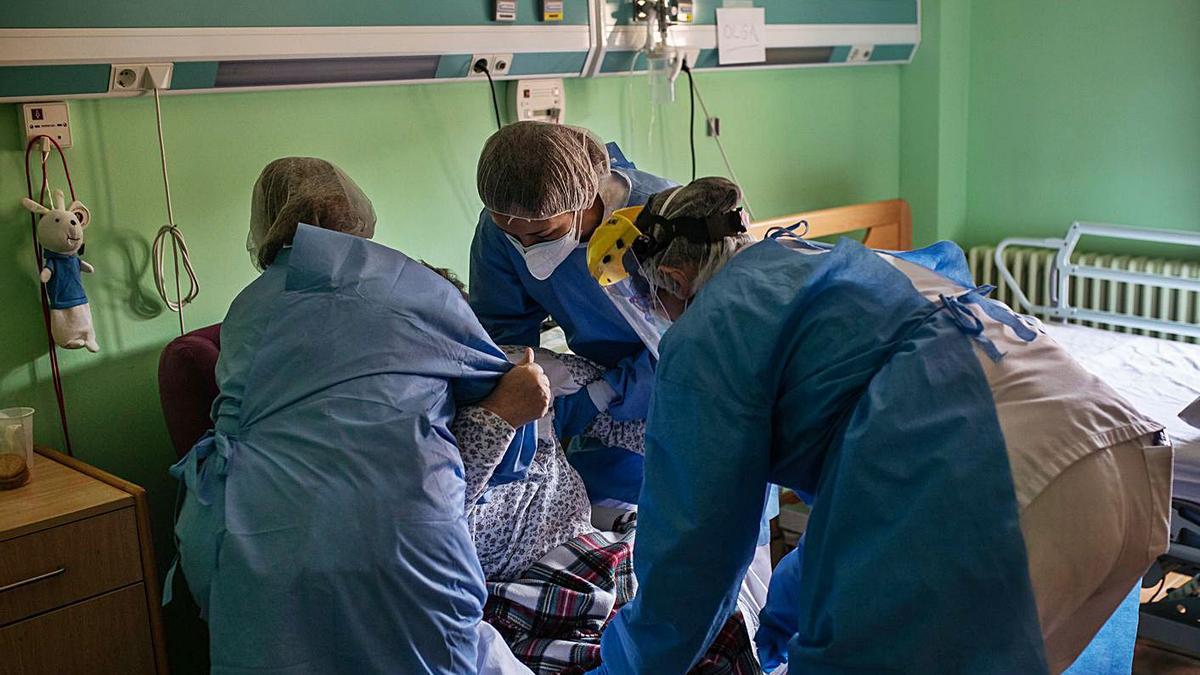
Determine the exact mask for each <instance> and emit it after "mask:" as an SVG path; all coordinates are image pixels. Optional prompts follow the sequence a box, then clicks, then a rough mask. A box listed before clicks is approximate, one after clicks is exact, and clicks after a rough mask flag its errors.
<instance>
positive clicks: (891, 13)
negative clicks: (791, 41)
mask: <svg viewBox="0 0 1200 675" xmlns="http://www.w3.org/2000/svg"><path fill="white" fill-rule="evenodd" d="M719 6H721V3H720V0H708V1H707V2H705V1H700V2H697V3H696V20H695V23H697V24H709V25H711V24H715V23H716V22H717V12H716V9H717V7H719ZM754 6H755V7H763V8H765V9H766V10H767V11H766V16H767V23H772V24H784V23H817V24H848V23H863V24H872V23H874V24H915V23H917V13H918V10H917V0H754ZM612 16H613V18H614V19H615V20H616V21H617V23H619V24H627V23H629V22H630V18H631V17H632V16H633V9H632V5H630V4H622V5H621V6H620V8H619V9H618V10H617V11H616V12H614V13H613V14H612Z"/></svg>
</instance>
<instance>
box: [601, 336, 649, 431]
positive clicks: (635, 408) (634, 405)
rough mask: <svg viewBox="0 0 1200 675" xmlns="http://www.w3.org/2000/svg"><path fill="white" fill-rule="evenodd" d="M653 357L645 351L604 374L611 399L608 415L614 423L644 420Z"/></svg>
mask: <svg viewBox="0 0 1200 675" xmlns="http://www.w3.org/2000/svg"><path fill="white" fill-rule="evenodd" d="M656 365H657V364H656V362H655V360H654V357H653V356H651V355H650V350H649V349H643V350H642V351H641V352H639V353H638V354H635V355H634V356H630V357H627V358H625V359H622V360H621V362H620V363H618V364H617V367H616V368H613V369H612V370H610V371H608V372H607V373H605V374H604V381H605V382H607V383H608V385H609V386H610V387H612V390H613V391H614V392H615V394H616V395H615V396H614V397H613V399H612V400H611V401H610V402H609V404H608V406H607V412H608V414H610V415H612V417H613V419H614V420H616V421H618V422H632V421H634V420H644V419H646V417H647V415H649V413H650V397H651V396H652V395H653V394H654V368H655V366H656Z"/></svg>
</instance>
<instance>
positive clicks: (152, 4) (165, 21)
mask: <svg viewBox="0 0 1200 675" xmlns="http://www.w3.org/2000/svg"><path fill="white" fill-rule="evenodd" d="M517 9H518V11H517V21H516V23H517V24H519V25H531V24H541V23H542V21H541V2H540V1H539V0H519V2H518V4H517ZM563 10H564V12H565V14H566V16H565V20H564V21H563V22H562V23H565V24H573V25H585V24H587V23H588V18H589V17H588V3H587V0H565V1H564V3H563ZM494 18H495V3H494V2H493V0H272V1H270V2H268V1H267V0H38V1H37V2H25V1H23V0H3V2H0V26H3V27H4V28H231V27H238V26H248V27H257V26H487V25H497V24H496V22H495V21H494ZM557 23H558V22H555V23H552V24H549V25H557ZM499 25H504V24H499Z"/></svg>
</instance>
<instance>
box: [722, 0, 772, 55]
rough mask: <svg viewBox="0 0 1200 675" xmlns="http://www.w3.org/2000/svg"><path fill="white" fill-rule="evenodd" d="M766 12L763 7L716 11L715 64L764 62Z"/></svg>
mask: <svg viewBox="0 0 1200 675" xmlns="http://www.w3.org/2000/svg"><path fill="white" fill-rule="evenodd" d="M766 36H767V12H766V10H765V9H763V8H762V7H749V8H737V9H731V8H728V7H723V8H718V9H717V61H718V62H719V63H720V64H721V65H723V66H724V65H729V64H736V63H763V62H764V61H766V60H767V46H766V42H765V39H766Z"/></svg>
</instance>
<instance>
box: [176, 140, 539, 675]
mask: <svg viewBox="0 0 1200 675" xmlns="http://www.w3.org/2000/svg"><path fill="white" fill-rule="evenodd" d="M303 223H310V224H311V225H308V224H303ZM374 229H375V213H374V210H373V209H372V207H371V203H370V202H369V201H368V200H367V198H366V196H365V195H363V193H362V192H361V191H360V190H359V189H358V187H357V186H356V185H354V183H353V182H351V181H350V179H349V178H348V177H347V176H346V175H345V174H344V173H342V172H341V171H340V170H338V169H336V168H335V167H333V166H332V165H330V164H329V163H327V162H324V161H322V160H317V159H310V158H286V159H281V160H276V161H275V162H272V163H271V164H270V165H268V166H267V167H266V169H264V170H263V172H262V175H261V177H260V178H259V180H258V182H257V183H256V184H255V188H254V194H253V206H252V215H251V226H250V240H249V246H250V249H251V252H252V255H253V257H254V259H255V262H256V264H257V265H258V266H259V267H260V268H261V269H262V270H263V272H262V274H261V275H260V276H259V277H258V278H257V279H255V280H254V281H253V282H252V283H251V284H250V285H249V286H247V287H246V289H245V290H243V291H242V292H241V293H240V294H239V295H238V297H237V299H236V300H234V302H233V304H232V306H231V307H230V309H229V314H228V316H227V317H226V319H225V323H224V325H223V326H222V331H221V342H222V345H221V346H222V351H221V357H220V361H219V363H218V365H217V381H218V384H219V386H220V394H219V396H218V398H217V400H216V402H215V403H214V406H213V419H214V424H215V430H214V431H213V432H212V433H210V434H209V435H208V436H207V437H206V438H204V439H203V440H201V441H200V442H199V443H198V444H197V445H196V447H195V448H193V449H192V451H191V452H190V453H189V454H188V455H187V457H185V458H184V459H183V460H182V461H180V462H179V464H177V465H176V466H175V467H173V468H172V474H173V475H174V476H175V477H176V478H178V479H179V480H180V481H181V482H182V483H183V486H184V490H185V496H184V499H183V504H182V508H181V511H180V513H179V516H178V520H177V523H176V529H175V531H176V536H177V542H178V545H179V553H180V559H179V566H180V567H181V569H182V571H183V573H184V575H185V577H186V580H187V583H188V587H189V588H190V590H191V592H192V594H193V595H194V596H195V598H196V601H197V603H198V605H199V606H200V608H201V611H202V614H203V615H204V616H205V618H206V619H207V621H208V625H209V629H210V634H211V656H212V672H214V673H239V674H240V673H289V674H299V673H436V674H438V675H459V674H461V673H469V672H476V670H477V668H478V665H477V664H479V663H480V662H491V663H494V662H495V658H493V656H494V655H493V654H490V653H484V652H483V651H482V650H478V649H477V643H478V642H480V639H481V638H480V637H479V636H481V635H482V636H484V638H485V640H486V636H487V633H486V631H482V630H481V624H480V620H481V618H482V609H483V604H484V601H485V600H486V592H485V586H484V579H483V573H482V570H481V568H480V565H479V561H478V558H477V557H476V553H475V548H474V546H473V544H472V540H471V535H470V533H469V531H468V529H467V525H466V520H465V517H464V507H465V503H464V499H465V497H464V495H465V484H464V481H463V468H462V461H461V459H460V457H459V453H458V449H457V447H456V446H455V442H454V437H453V436H452V435H451V434H450V431H449V428H450V424H451V421H452V419H453V417H454V416H455V414H456V409H457V406H459V405H465V404H476V403H478V404H480V405H483V406H484V407H485V408H488V409H490V410H493V412H496V414H499V415H500V416H501V417H502V418H504V419H506V421H508V422H509V423H510V424H512V425H513V426H514V427H522V426H523V425H525V424H526V422H528V421H530V420H533V419H536V418H538V417H539V416H540V415H542V414H543V413H544V412H545V411H546V410H547V408H548V406H549V388H548V383H547V382H546V381H545V376H544V374H542V373H541V371H540V369H539V368H538V367H537V366H536V364H525V365H522V366H518V367H516V368H512V369H511V370H510V366H509V363H508V361H507V360H506V359H505V357H504V354H503V353H502V352H501V351H500V350H499V349H498V348H497V347H496V346H495V345H494V344H493V343H492V342H491V341H490V340H489V339H488V337H487V335H486V333H485V332H484V331H483V328H482V327H481V326H480V325H479V323H478V322H477V321H476V319H475V318H474V315H473V314H472V313H471V311H470V308H469V307H468V306H467V305H466V303H465V302H464V301H463V299H462V296H461V295H460V294H459V293H458V291H457V290H456V289H454V288H453V287H452V286H451V285H450V284H449V283H447V282H446V281H444V280H443V279H441V278H440V277H439V276H437V275H436V274H435V273H433V272H431V271H430V270H428V269H426V268H425V267H424V266H423V265H421V264H419V263H416V262H414V261H412V260H410V259H409V258H407V257H406V256H404V255H403V254H401V253H399V252H398V251H394V250H392V249H388V248H386V247H384V246H380V245H378V244H374V243H372V242H370V241H367V239H365V238H364V237H370V236H372V234H373V232H374ZM498 382H499V384H498V385H497V383H498ZM535 442H536V432H535V431H534V430H533V429H531V428H529V427H526V428H525V429H524V432H523V433H520V434H518V440H517V441H515V442H514V443H513V445H512V446H510V448H509V449H508V452H507V453H506V454H505V455H504V457H503V458H501V460H500V462H499V468H498V469H497V472H496V474H495V476H494V480H495V481H497V482H499V481H504V480H512V479H515V478H518V477H519V476H520V475H522V473H523V470H524V468H525V467H527V466H528V462H529V460H530V459H531V457H532V455H531V453H532V451H533V450H534V449H535ZM173 571H174V570H173ZM173 571H172V573H173ZM170 586H171V585H170V580H169V579H168V583H167V588H170ZM508 658H510V659H511V653H509V654H508Z"/></svg>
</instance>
